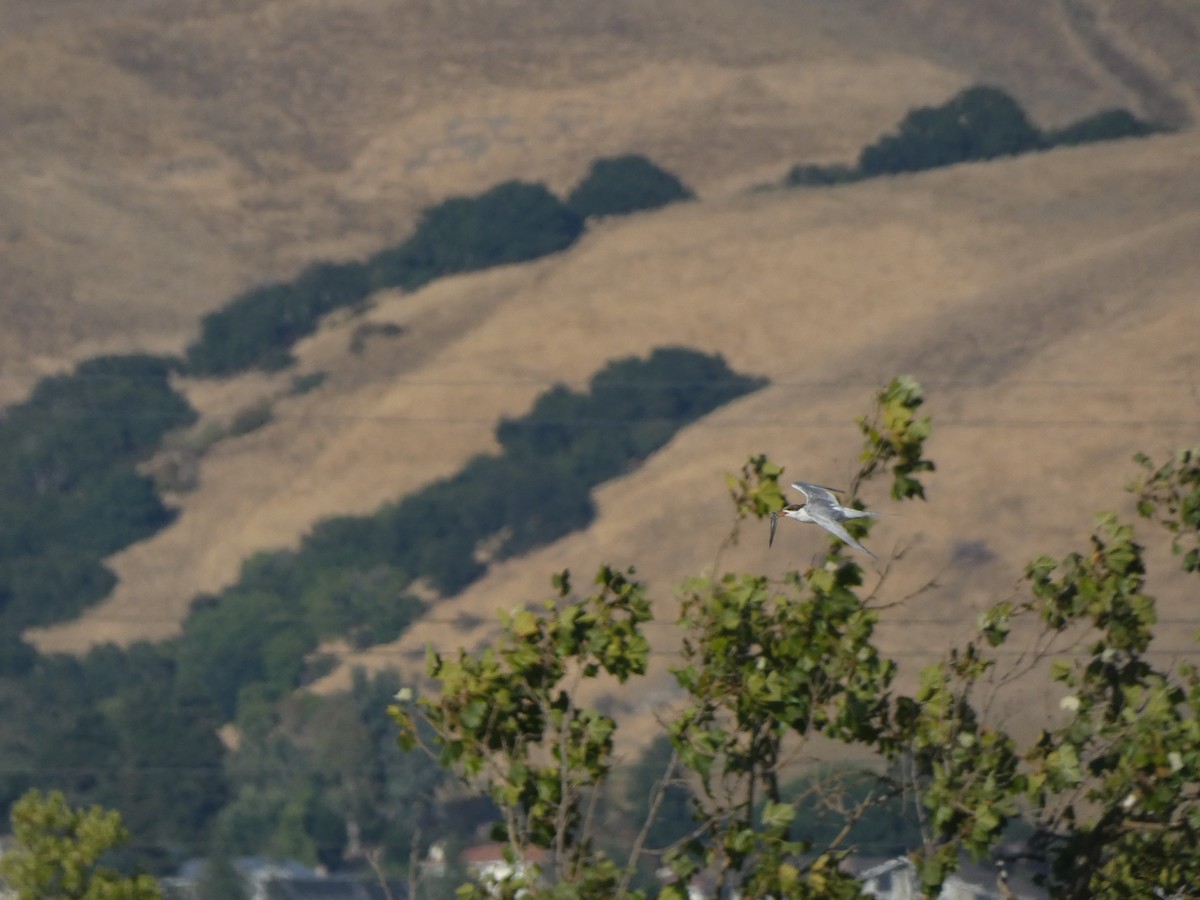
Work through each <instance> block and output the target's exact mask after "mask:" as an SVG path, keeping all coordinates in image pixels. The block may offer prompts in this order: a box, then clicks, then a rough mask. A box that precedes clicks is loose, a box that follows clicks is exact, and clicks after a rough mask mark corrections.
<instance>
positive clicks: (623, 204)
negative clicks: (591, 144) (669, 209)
mask: <svg viewBox="0 0 1200 900" xmlns="http://www.w3.org/2000/svg"><path fill="white" fill-rule="evenodd" d="M693 196H695V195H694V194H693V193H692V192H691V190H689V189H688V187H687V186H686V185H685V184H684V183H683V182H682V181H680V180H679V179H678V178H676V177H675V176H674V175H672V174H671V173H670V172H668V171H666V170H665V169H662V168H660V167H659V166H656V165H655V164H654V163H652V162H651V161H650V160H648V159H646V157H644V156H641V155H639V154H636V153H629V154H625V155H624V156H612V157H604V158H601V159H598V160H596V161H595V162H594V163H592V167H591V169H589V170H588V174H587V176H586V177H585V178H584V179H583V181H581V182H579V184H578V185H576V186H575V189H574V190H573V191H571V193H570V195H569V196H568V197H567V206H568V207H570V208H571V210H573V211H574V212H575V214H576V215H578V216H580V217H581V218H584V219H586V218H588V217H589V216H623V215H627V214H629V213H634V212H638V211H640V210H646V209H657V208H658V207H660V206H666V205H668V204H670V203H678V202H679V201H681V200H690V199H692V197H693Z"/></svg>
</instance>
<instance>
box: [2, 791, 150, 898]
mask: <svg viewBox="0 0 1200 900" xmlns="http://www.w3.org/2000/svg"><path fill="white" fill-rule="evenodd" d="M12 829H13V838H14V842H15V846H14V847H13V848H12V849H11V850H6V852H5V854H4V857H3V859H0V877H2V878H3V880H4V882H5V884H6V885H7V886H8V888H9V889H10V890H11V891H13V893H14V894H15V896H16V898H17V900H160V898H161V897H162V894H161V893H160V892H159V890H158V886H157V884H156V883H155V881H154V879H153V878H151V877H150V876H148V875H137V876H133V877H126V876H123V875H121V874H120V873H118V872H117V871H115V870H114V869H112V868H110V867H108V866H106V865H104V864H103V857H104V856H105V854H106V853H107V852H108V851H110V850H112V849H113V848H115V847H119V846H121V845H122V844H124V843H125V842H126V841H128V840H129V832H128V831H127V830H126V829H125V826H124V825H123V824H122V822H121V817H120V816H119V815H118V814H117V813H115V812H111V811H106V810H103V809H100V808H99V807H92V808H90V809H72V808H71V807H70V806H69V805H68V804H67V801H66V798H65V797H63V795H62V794H61V793H60V792H58V791H51V792H50V793H49V794H46V795H43V794H42V793H41V792H40V791H31V792H30V793H29V794H27V795H26V796H24V797H22V798H21V800H20V802H19V803H17V804H16V805H15V806H13V809H12Z"/></svg>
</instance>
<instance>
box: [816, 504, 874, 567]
mask: <svg viewBox="0 0 1200 900" xmlns="http://www.w3.org/2000/svg"><path fill="white" fill-rule="evenodd" d="M808 515H809V517H810V518H811V519H812V520H813V522H815V523H816V524H818V525H820V526H821V527H822V528H824V529H825V530H826V531H828V532H829V533H830V534H832V535H835V536H836V537H839V538H841V539H842V540H843V541H845V542H846V543H847V544H849V545H850V546H851V547H853V548H854V549H855V550H861V551H862V552H863V553H865V554H867V556H869V557H871V559H875V558H876V556H875V554H874V553H872V552H871V551H870V550H868V549H867V548H866V547H864V546H863V545H862V544H860V543H859V542H858V541H856V540H855V539H854V538H852V537H851V536H850V532H848V531H847V530H846V529H845V528H843V527H842V523H841V522H839V521H838V520H837V519H835V518H834V517H833V516H831V515H830V514H829V513H828V512H827V511H826V510H825V509H824V508H822V507H812V508H809V510H808Z"/></svg>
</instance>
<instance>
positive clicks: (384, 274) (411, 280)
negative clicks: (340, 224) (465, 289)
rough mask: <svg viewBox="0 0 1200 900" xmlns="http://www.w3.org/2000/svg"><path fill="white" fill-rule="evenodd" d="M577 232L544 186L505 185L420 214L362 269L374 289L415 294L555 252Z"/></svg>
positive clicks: (572, 217) (575, 222) (571, 216)
mask: <svg viewBox="0 0 1200 900" xmlns="http://www.w3.org/2000/svg"><path fill="white" fill-rule="evenodd" d="M582 232H583V219H582V218H581V217H580V216H579V215H577V214H576V213H575V212H573V211H572V210H570V209H568V208H567V207H566V206H564V205H563V203H562V201H561V200H559V199H558V198H557V197H555V196H554V195H553V194H552V193H550V191H549V190H547V189H546V187H545V186H544V185H541V184H529V183H526V182H521V181H507V182H504V183H503V184H499V185H497V186H496V187H494V188H492V189H491V190H489V191H487V192H485V193H483V194H480V195H479V196H478V197H451V198H450V199H448V200H445V201H443V202H442V203H439V204H438V205H437V206H434V207H431V208H430V209H427V210H425V212H424V213H423V214H422V216H421V220H420V222H419V223H418V225H417V230H416V232H415V233H414V234H413V236H412V237H411V238H409V239H408V240H407V241H405V242H404V243H403V244H400V245H399V246H397V247H393V248H390V249H388V250H384V251H382V252H381V253H377V254H376V255H375V256H374V257H372V258H371V260H370V261H369V263H368V266H369V267H370V271H371V279H372V283H373V284H374V285H375V286H376V287H402V288H404V289H406V290H415V289H416V288H419V287H421V286H422V285H424V284H427V283H428V282H430V281H432V280H433V279H435V278H438V277H440V276H442V275H450V274H453V273H456V272H470V271H473V270H476V269H483V268H487V267H489V266H499V265H505V264H508V263H516V262H524V261H526V260H531V259H537V258H538V257H540V256H546V255H547V254H550V253H557V252H558V251H560V250H565V249H566V248H567V247H569V246H571V244H573V243H574V242H575V240H576V239H577V238H578V237H579V235H580V234H581V233H582Z"/></svg>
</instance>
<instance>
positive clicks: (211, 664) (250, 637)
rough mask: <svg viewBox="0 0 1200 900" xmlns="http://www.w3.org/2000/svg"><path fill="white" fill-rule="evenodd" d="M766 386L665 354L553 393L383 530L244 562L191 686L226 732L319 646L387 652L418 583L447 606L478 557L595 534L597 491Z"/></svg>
mask: <svg viewBox="0 0 1200 900" xmlns="http://www.w3.org/2000/svg"><path fill="white" fill-rule="evenodd" d="M762 383H763V382H762V381H761V380H758V379H754V378H750V377H747V376H741V375H738V374H736V373H734V372H732V371H730V369H729V368H728V366H726V364H725V362H724V360H722V359H721V358H720V357H716V356H708V355H705V354H701V353H697V352H695V351H691V350H687V349H683V348H660V349H658V350H655V351H654V352H653V353H652V354H651V355H650V356H649V358H647V359H645V360H641V359H637V358H628V359H622V360H616V361H614V362H612V363H609V364H608V365H607V366H605V368H604V369H602V370H601V371H599V372H597V373H596V375H595V376H594V377H593V378H592V381H591V383H590V385H589V390H587V391H585V392H575V391H572V390H570V389H568V388H566V387H563V386H557V387H554V388H551V389H550V390H549V391H547V392H546V393H544V394H543V395H541V396H540V397H539V398H538V399H537V400H536V401H535V402H534V405H533V408H532V409H531V410H530V412H529V413H528V414H527V415H525V416H522V417H521V418H518V419H505V420H503V421H502V422H501V423H500V425H499V426H498V428H497V432H496V436H497V439H498V440H499V443H500V445H501V448H502V453H501V454H499V455H481V456H477V457H475V458H474V459H472V460H471V461H470V462H468V463H467V465H466V466H464V467H463V469H462V470H461V471H459V472H458V473H457V474H455V475H453V476H450V477H448V478H444V479H442V480H440V481H437V482H434V483H433V484H430V485H429V486H428V487H426V488H424V489H422V490H420V491H418V492H416V493H414V494H411V495H409V496H408V497H405V498H404V499H403V500H400V501H398V502H395V503H389V504H387V505H385V506H383V507H382V508H381V509H380V510H379V511H378V512H376V513H375V514H374V515H371V516H342V517H336V518H332V519H326V520H324V521H322V522H319V523H318V524H317V525H316V526H314V528H313V530H312V531H311V532H310V533H309V534H308V535H307V536H306V537H305V538H304V540H303V541H302V543H301V546H300V548H299V549H298V550H297V551H294V552H292V551H279V552H272V553H261V554H258V555H256V556H255V557H252V558H251V559H250V560H248V561H247V562H246V563H245V565H244V566H243V570H242V575H241V578H240V579H239V581H238V582H237V583H236V584H235V585H233V586H232V587H231V588H229V589H228V590H227V591H225V592H224V593H223V594H222V595H221V596H220V597H212V598H204V599H202V600H201V601H199V602H198V603H197V605H196V607H195V609H194V611H193V613H192V615H191V616H190V617H189V619H188V621H187V624H186V627H185V629H184V633H183V635H182V636H181V637H180V638H179V639H178V651H177V657H178V660H179V669H180V671H179V677H180V679H181V681H182V683H183V684H185V685H187V686H188V689H189V690H190V691H195V692H196V693H197V694H199V695H201V696H205V697H207V698H209V699H210V700H211V701H212V702H214V703H215V704H216V705H217V706H218V708H220V709H221V710H223V711H224V712H225V713H226V714H227V715H229V716H231V717H232V716H233V715H234V713H235V710H236V709H237V707H238V702H239V701H238V697H239V694H240V693H241V692H243V691H245V690H247V688H248V686H251V685H257V687H256V688H254V689H255V690H259V691H264V690H265V691H266V692H267V693H268V695H269V696H271V697H281V696H283V694H285V693H286V692H288V691H290V690H292V689H293V688H294V687H295V686H296V685H297V684H299V683H303V681H304V680H305V678H306V677H308V676H311V674H313V673H312V671H311V667H310V666H311V656H310V654H311V653H312V651H313V650H314V649H315V648H316V646H317V643H318V641H319V640H320V639H322V638H326V637H333V636H340V635H349V636H350V637H351V640H352V641H354V642H356V643H358V644H360V645H369V644H373V643H378V642H381V641H384V640H389V639H391V638H393V637H395V636H396V635H398V634H399V633H400V632H401V631H402V630H403V629H404V628H405V627H406V626H407V625H408V623H409V622H410V621H411V620H412V619H413V618H414V617H415V616H416V615H417V614H418V613H419V612H420V611H421V609H422V604H421V603H420V602H419V601H418V600H416V599H415V597H414V596H413V595H412V592H411V586H412V583H413V582H414V581H415V580H417V579H423V580H424V581H425V582H426V583H427V584H428V585H430V586H432V587H434V588H435V589H436V590H437V591H438V592H439V593H441V594H443V595H449V594H453V593H455V592H457V591H459V590H461V589H462V588H464V587H466V585H468V584H470V583H471V582H472V581H474V580H475V579H477V578H479V577H480V576H481V575H482V574H483V572H484V571H485V570H486V565H487V560H486V558H484V557H483V556H482V554H481V547H483V546H485V545H486V546H488V547H489V548H490V553H491V555H492V557H493V558H506V557H511V556H516V555H519V554H521V553H524V552H526V551H528V550H529V549H531V548H533V547H536V546H540V545H542V544H545V543H548V542H550V541H552V540H554V539H557V538H559V537H561V536H563V535H564V534H567V533H568V532H570V531H572V530H574V529H577V528H582V527H585V526H586V525H587V524H588V523H589V522H590V521H591V517H592V515H593V506H592V500H591V491H592V489H593V488H594V487H595V486H596V485H598V484H600V483H601V482H603V481H606V480H608V479H610V478H613V477H615V476H616V475H619V474H621V473H622V472H624V471H626V470H627V469H628V468H629V467H631V466H634V465H636V464H637V463H639V462H640V461H642V460H643V459H645V458H646V457H647V456H649V454H651V453H653V452H654V451H655V450H657V449H659V448H660V447H662V446H663V445H664V444H665V443H666V442H667V441H668V440H670V438H671V437H672V436H673V435H674V434H675V432H676V431H678V429H680V428H681V427H683V426H684V425H686V424H688V423H689V422H692V421H694V420H695V419H697V418H699V417H700V416H703V415H705V414H706V413H708V412H711V411H712V410H713V409H715V408H717V407H718V406H720V405H721V404H723V403H726V402H728V401H730V400H732V399H734V398H736V397H738V396H740V395H742V394H744V393H746V392H748V391H751V390H754V389H756V388H758V387H760V386H761V385H762Z"/></svg>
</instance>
